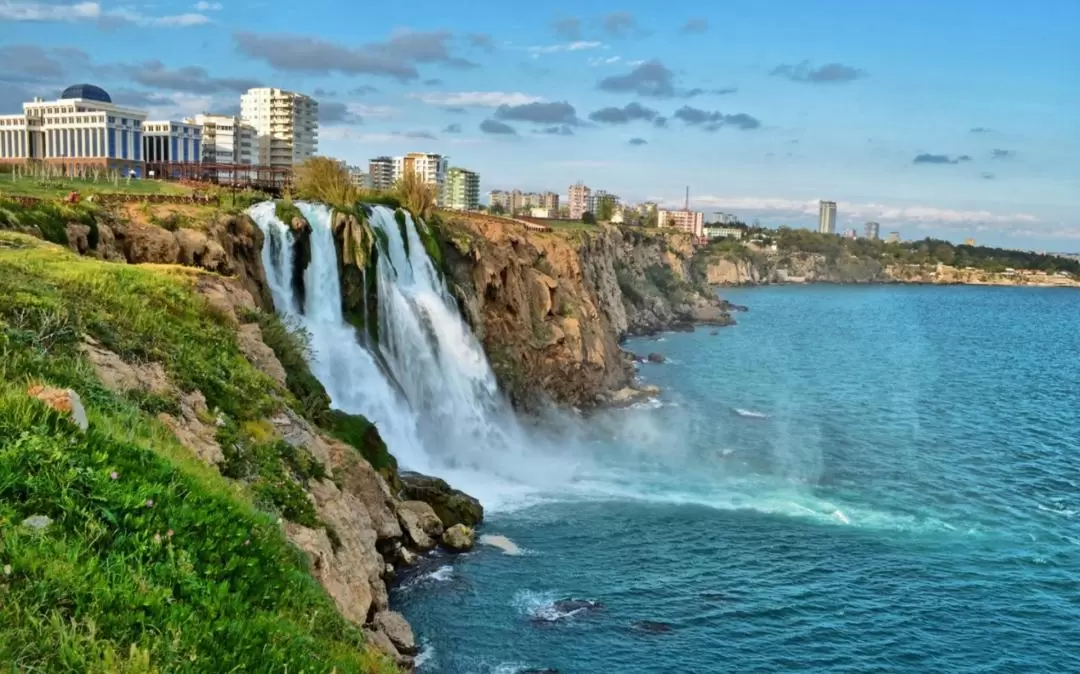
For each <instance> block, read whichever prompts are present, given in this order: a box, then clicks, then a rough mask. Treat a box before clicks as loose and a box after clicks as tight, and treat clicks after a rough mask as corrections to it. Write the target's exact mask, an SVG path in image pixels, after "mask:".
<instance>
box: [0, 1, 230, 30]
mask: <svg viewBox="0 0 1080 674" xmlns="http://www.w3.org/2000/svg"><path fill="white" fill-rule="evenodd" d="M200 4H202V3H200ZM0 20H5V21H37V22H55V21H65V22H75V21H110V20H111V21H120V22H128V23H133V24H135V25H138V26H163V27H181V28H182V27H187V26H199V25H202V24H206V23H210V17H208V16H205V15H203V14H197V13H187V14H174V15H168V16H148V15H146V14H141V13H139V12H137V11H135V10H132V9H111V10H103V9H102V8H101V4H100V3H97V2H77V3H74V4H67V5H65V4H52V3H47V2H20V1H18V0H6V1H4V2H3V3H2V4H0Z"/></svg>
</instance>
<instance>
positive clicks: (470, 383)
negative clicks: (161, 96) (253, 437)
mask: <svg viewBox="0 0 1080 674" xmlns="http://www.w3.org/2000/svg"><path fill="white" fill-rule="evenodd" d="M297 205H298V207H299V208H300V210H301V211H302V212H303V214H304V216H305V217H306V218H307V220H308V222H309V223H310V224H311V227H312V233H311V261H310V264H309V265H308V267H307V269H306V271H305V273H304V297H303V298H298V297H296V296H295V291H294V288H293V284H292V271H293V254H294V247H293V235H292V232H291V231H290V230H289V227H288V226H287V225H285V224H284V223H282V222H281V221H280V220H278V218H277V217H276V215H275V205H274V203H273V202H266V203H262V204H258V205H256V206H254V207H252V208H251V209H250V210H249V211H248V213H249V214H250V215H251V217H252V218H253V219H254V220H255V222H256V223H257V224H258V226H259V227H260V229H262V231H263V233H264V234H265V236H266V238H267V243H266V245H264V246H263V252H262V255H263V266H264V267H265V269H266V274H267V280H268V282H269V285H270V288H271V293H272V295H273V298H274V304H275V306H276V307H277V308H278V311H279V312H280V313H282V314H284V315H285V316H286V317H287V318H289V319H291V320H292V321H295V322H296V323H298V324H299V325H301V326H302V327H303V328H305V329H306V330H307V332H308V333H309V334H310V337H311V347H312V351H313V353H312V362H311V368H312V372H313V374H314V375H315V376H316V377H317V378H318V379H319V381H320V382H322V384H323V386H324V387H325V388H326V391H327V393H328V394H329V395H330V398H331V400H332V404H333V406H334V407H335V408H337V409H341V410H343V411H345V412H349V413H353V414H362V415H364V416H365V417H367V418H368V419H370V420H371V421H372V422H374V423H375V424H376V426H377V427H378V429H379V433H380V435H381V436H382V438H383V440H384V441H385V442H386V444H387V446H388V447H389V449H390V451H391V452H392V453H393V454H394V456H395V457H396V458H397V460H398V462H399V464H400V466H401V468H403V469H405V470H415V471H419V472H423V473H429V474H434V475H438V476H440V477H443V478H445V479H446V480H447V481H449V482H450V483H451V484H453V485H454V486H455V487H458V488H460V489H463V490H464V491H466V492H468V493H471V494H473V495H474V496H476V497H477V498H479V499H480V500H481V501H482V502H483V503H484V506H485V507H486V508H488V509H489V510H501V509H507V508H510V507H514V506H522V505H528V504H530V503H534V502H536V501H537V500H543V499H544V498H546V497H550V496H556V497H557V498H574V497H577V498H589V499H597V498H600V499H605V498H610V499H617V500H624V499H633V500H641V501H655V502H658V503H661V502H662V503H685V504H699V505H704V506H710V507H715V508H720V509H737V510H743V509H749V510H757V511H760V512H767V513H775V514H782V515H789V516H799V517H810V518H813V519H817V520H818V521H821V522H823V523H831V524H836V523H837V522H843V523H844V524H847V523H849V522H850V523H861V522H867V521H868V520H871V519H877V518H879V517H882V516H883V515H882V514H880V513H875V512H872V511H860V510H859V509H857V508H852V507H850V506H847V505H845V506H844V510H843V511H840V509H839V508H838V507H837V505H836V504H834V503H831V502H829V501H827V500H823V499H820V498H818V497H816V496H815V495H814V494H813V493H811V492H809V491H808V490H806V489H803V488H799V487H792V486H790V485H788V484H786V483H785V484H782V485H780V484H778V483H777V482H776V481H775V479H772V478H770V477H768V476H755V477H752V478H750V479H748V480H747V479H741V478H736V479H731V478H732V476H731V475H729V474H727V473H728V471H727V469H726V467H725V465H724V463H723V462H721V461H718V460H717V458H716V457H715V456H712V457H711V458H710V457H708V456H705V457H702V456H700V455H698V453H697V452H696V451H695V450H693V448H691V447H690V444H691V443H688V442H685V441H684V439H683V437H682V436H683V433H684V432H685V431H686V427H687V425H688V424H689V423H690V421H689V420H687V419H683V418H681V417H680V416H679V415H678V414H677V408H676V410H667V411H661V410H633V411H622V412H616V413H614V414H615V415H614V417H613V418H608V419H607V420H606V422H605V419H604V417H603V416H601V417H600V418H597V419H594V420H593V426H594V429H592V430H596V431H597V432H598V433H603V434H605V435H606V440H605V441H603V442H599V443H598V447H599V449H600V450H601V451H593V450H594V449H596V448H595V447H590V446H589V445H588V444H586V441H585V440H584V439H583V438H584V437H585V434H584V433H581V432H580V431H581V428H580V427H579V425H578V424H577V422H576V420H575V419H572V418H569V417H565V418H562V419H560V420H559V421H558V422H557V423H558V425H559V427H560V428H559V430H560V433H561V435H562V438H564V439H562V440H561V441H560V440H556V439H555V435H554V434H553V433H551V434H546V435H541V436H538V435H536V434H532V433H529V432H527V430H526V429H525V428H524V427H523V426H522V425H521V424H520V423H519V422H518V420H517V419H516V417H515V416H514V413H513V411H512V410H511V409H510V407H509V405H508V404H507V402H506V401H505V400H504V398H503V397H502V396H501V395H500V393H499V391H498V386H497V383H496V380H495V377H494V375H493V373H492V371H491V368H490V366H489V365H488V361H487V358H486V356H485V354H484V352H483V349H482V348H481V346H480V344H479V343H478V342H477V341H476V338H475V337H474V336H473V334H472V332H471V331H470V329H469V327H468V326H467V325H466V324H465V322H464V321H463V319H462V318H461V315H460V314H459V312H458V310H457V306H456V304H455V302H454V299H453V298H452V297H451V295H450V293H449V292H448V291H447V289H446V286H445V284H444V283H443V282H442V279H441V278H440V277H439V274H438V272H437V270H436V269H435V268H434V267H433V265H432V263H431V261H430V260H429V258H428V256H427V253H426V250H425V248H424V244H423V241H422V240H421V238H420V236H419V234H418V232H417V229H416V227H417V226H423V225H422V224H421V225H416V224H414V223H413V221H412V219H411V218H409V217H406V222H405V224H404V226H399V225H398V223H397V221H396V220H395V218H394V211H392V210H390V209H388V208H385V207H382V206H374V207H372V210H371V215H370V218H369V221H370V224H371V226H372V227H373V228H374V229H376V230H378V231H380V232H381V233H382V234H383V236H382V237H380V238H382V239H383V242H380V243H378V244H376V245H379V247H380V254H379V257H378V264H377V269H376V273H377V275H378V278H377V287H378V312H379V316H378V321H379V343H378V344H377V345H373V346H371V347H370V348H372V349H375V350H376V355H377V358H378V360H379V361H381V362H382V365H383V367H384V368H385V371H384V370H383V369H381V368H380V366H379V364H378V363H377V362H376V356H373V355H372V353H371V352H369V351H368V350H367V349H366V348H365V347H364V346H363V345H362V344H361V340H362V337H363V336H361V335H358V333H357V330H356V328H354V327H353V326H351V325H349V324H348V323H347V322H346V321H345V320H344V316H343V313H342V306H341V284H340V280H339V278H338V260H337V250H336V248H335V245H334V239H333V232H332V213H331V211H330V209H329V208H327V207H326V206H321V205H314V204H304V203H300V204H297ZM300 299H303V302H302V303H301V302H300ZM301 306H303V311H301V310H300V307H301ZM369 319H370V317H369ZM363 341H367V340H363ZM388 375H389V376H388ZM391 381H393V382H394V383H393V384H392V383H391ZM654 414H655V415H658V416H653V415H654ZM548 430H551V429H548ZM837 513H840V515H837ZM845 513H846V514H845ZM841 517H842V518H843V519H841ZM883 517H885V518H886V519H888V520H890V522H889V524H890V525H893V526H898V527H899V528H909V527H910V526H912V525H913V524H914V525H915V526H919V524H920V523H915V522H909V521H906V520H903V519H900V520H899V521H894V518H891V517H889V516H888V515H884V516H883Z"/></svg>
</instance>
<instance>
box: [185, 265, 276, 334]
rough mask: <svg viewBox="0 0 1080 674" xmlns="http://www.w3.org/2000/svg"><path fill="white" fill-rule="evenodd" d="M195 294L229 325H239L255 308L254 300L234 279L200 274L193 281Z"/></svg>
mask: <svg viewBox="0 0 1080 674" xmlns="http://www.w3.org/2000/svg"><path fill="white" fill-rule="evenodd" d="M195 292H197V293H199V295H201V296H202V298H203V299H204V300H206V302H207V304H209V305H210V306H211V307H212V308H213V309H214V310H215V311H216V312H217V313H218V314H219V315H221V316H222V317H223V318H225V320H226V321H227V322H228V323H229V324H230V325H234V326H238V325H240V323H241V322H242V321H241V318H242V317H244V316H245V315H246V314H247V313H248V312H249V311H253V310H254V309H256V308H257V305H256V303H255V298H254V297H252V296H251V293H250V292H248V290H247V289H246V288H245V287H244V286H243V285H241V283H240V282H239V281H238V280H236V279H230V278H224V277H221V276H213V275H211V274H200V275H199V277H198V278H197V279H196V281H195ZM260 339H261V333H260Z"/></svg>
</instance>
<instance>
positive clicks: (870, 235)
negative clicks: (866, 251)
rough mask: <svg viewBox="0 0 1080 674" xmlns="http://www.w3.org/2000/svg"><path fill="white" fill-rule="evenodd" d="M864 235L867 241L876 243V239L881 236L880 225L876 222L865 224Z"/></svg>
mask: <svg viewBox="0 0 1080 674" xmlns="http://www.w3.org/2000/svg"><path fill="white" fill-rule="evenodd" d="M864 235H865V237H866V238H867V239H870V240H871V241H877V239H878V238H879V237H880V236H881V225H879V224H878V223H876V222H868V223H866V231H865V232H864Z"/></svg>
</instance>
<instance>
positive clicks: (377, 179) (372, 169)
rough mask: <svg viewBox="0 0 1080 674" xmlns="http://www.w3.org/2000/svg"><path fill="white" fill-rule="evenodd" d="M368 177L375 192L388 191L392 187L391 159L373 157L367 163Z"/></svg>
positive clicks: (392, 163)
mask: <svg viewBox="0 0 1080 674" xmlns="http://www.w3.org/2000/svg"><path fill="white" fill-rule="evenodd" d="M368 175H369V176H371V186H372V187H373V188H375V189H377V190H388V189H390V188H392V187H393V186H394V160H393V158H391V157H375V158H374V159H372V160H371V161H369V162H368Z"/></svg>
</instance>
